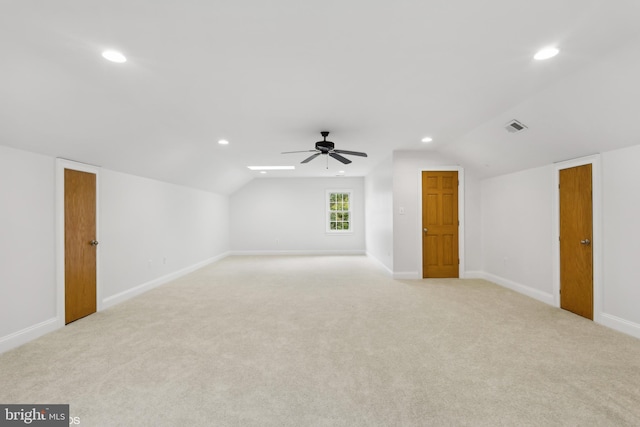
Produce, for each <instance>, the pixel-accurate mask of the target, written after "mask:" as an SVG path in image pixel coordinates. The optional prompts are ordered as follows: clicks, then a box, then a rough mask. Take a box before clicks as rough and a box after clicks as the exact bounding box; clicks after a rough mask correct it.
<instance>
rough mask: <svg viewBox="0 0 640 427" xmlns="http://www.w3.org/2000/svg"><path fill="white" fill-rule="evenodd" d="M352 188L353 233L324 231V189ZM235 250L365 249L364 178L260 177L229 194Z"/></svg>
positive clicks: (239, 251)
mask: <svg viewBox="0 0 640 427" xmlns="http://www.w3.org/2000/svg"><path fill="white" fill-rule="evenodd" d="M331 189H351V190H353V200H352V209H353V230H354V231H353V233H352V234H344V235H336V234H327V233H326V225H325V218H326V217H325V209H326V206H325V197H326V195H325V194H326V190H331ZM230 206H231V216H230V224H231V250H232V251H233V252H234V253H278V252H280V253H282V252H291V253H364V252H365V236H364V230H365V224H364V179H363V178H301V179H287V178H262V179H255V180H253V181H251V182H249V183H248V184H247V185H245V186H244V187H243V188H241V189H240V190H238V191H237V192H235V193H234V194H233V195H231V198H230Z"/></svg>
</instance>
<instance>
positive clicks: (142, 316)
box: [0, 256, 640, 426]
mask: <svg viewBox="0 0 640 427" xmlns="http://www.w3.org/2000/svg"><path fill="white" fill-rule="evenodd" d="M0 403H69V404H70V405H71V406H70V408H71V411H70V412H71V416H73V417H77V418H79V420H80V422H81V424H80V425H81V426H564V425H567V426H639V425H640V340H637V339H635V338H632V337H629V336H626V335H623V334H620V333H617V332H615V331H612V330H610V329H607V328H605V327H602V326H599V325H597V324H595V323H593V322H591V321H588V320H585V319H582V318H581V317H578V316H576V315H573V314H571V313H568V312H565V311H562V310H559V309H556V308H553V307H550V306H547V305H545V304H542V303H540V302H537V301H535V300H532V299H529V298H527V297H525V296H522V295H519V294H517V293H514V292H512V291H509V290H506V289H504V288H501V287H499V286H496V285H493V284H491V283H488V282H485V281H481V280H453V279H447V280H438V279H432V280H416V281H409V280H402V281H398V280H393V279H391V278H390V277H389V276H388V275H386V274H385V273H384V272H383V271H381V270H379V269H378V267H377V265H376V264H375V263H374V262H373V261H371V260H369V259H368V258H366V257H364V256H349V257H328V256H327V257H312V256H307V257H229V258H226V259H224V260H222V261H220V262H218V263H216V264H213V265H210V266H208V267H206V268H204V269H202V270H199V271H197V272H195V273H192V274H190V275H188V276H185V277H183V278H181V279H179V280H176V281H175V282H172V283H170V284H167V285H165V286H162V287H160V288H156V289H154V290H152V291H149V292H147V293H146V294H144V295H141V296H140V297H138V298H135V299H132V300H129V301H127V302H124V303H122V304H120V305H118V306H116V307H113V308H111V309H108V310H105V311H103V312H100V313H96V314H94V315H92V316H89V317H87V318H85V319H82V320H80V321H77V322H75V323H72V324H70V325H68V326H67V327H65V328H63V329H61V330H58V331H56V332H54V333H51V334H49V335H47V336H44V337H42V338H40V339H38V340H36V341H33V342H31V343H29V344H26V345H24V346H22V347H20V348H17V349H15V350H12V351H9V352H7V353H5V354H2V355H0Z"/></svg>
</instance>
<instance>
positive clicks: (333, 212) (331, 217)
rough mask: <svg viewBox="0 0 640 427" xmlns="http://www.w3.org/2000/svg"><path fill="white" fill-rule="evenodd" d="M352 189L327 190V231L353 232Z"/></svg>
mask: <svg viewBox="0 0 640 427" xmlns="http://www.w3.org/2000/svg"><path fill="white" fill-rule="evenodd" d="M351 202H352V198H351V190H329V191H327V233H351V232H352V231H353V225H352V223H351V219H352V216H351Z"/></svg>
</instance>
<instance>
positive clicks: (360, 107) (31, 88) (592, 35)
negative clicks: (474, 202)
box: [0, 0, 640, 194]
mask: <svg viewBox="0 0 640 427" xmlns="http://www.w3.org/2000/svg"><path fill="white" fill-rule="evenodd" d="M1 6H2V9H1V13H0V52H1V53H2V57H1V59H0V144H2V145H7V146H12V147H17V148H21V149H25V150H29V151H34V152H40V153H44V154H48V155H52V156H56V157H64V158H68V159H73V160H77V161H82V162H86V163H91V164H96V165H100V166H103V167H106V168H109V169H112V170H117V171H122V172H127V173H132V174H136V175H141V176H146V177H150V178H155V179H160V180H164V181H168V182H173V183H177V184H182V185H188V186H192V187H196V188H201V189H205V190H209V191H214V192H220V193H224V194H228V193H231V192H233V191H234V190H236V189H237V188H239V187H240V186H242V185H243V184H244V183H246V182H248V181H249V180H250V179H252V178H254V177H256V176H259V174H258V172H252V171H249V170H248V169H247V168H246V166H248V165H296V166H297V167H296V170H295V171H286V172H270V173H269V174H268V175H266V176H291V177H302V176H334V175H335V174H336V173H337V172H338V171H339V170H344V171H345V174H346V176H362V175H366V173H367V172H368V171H369V170H370V169H371V168H372V167H375V166H376V165H377V164H378V163H380V162H381V161H383V160H385V159H388V158H389V156H390V155H391V153H392V152H393V151H394V150H435V151H440V152H442V153H444V154H446V155H448V156H450V157H451V158H452V159H455V160H456V161H459V162H460V163H461V164H463V165H464V166H465V167H469V168H472V169H474V170H476V171H477V173H478V174H479V175H480V176H492V175H496V174H500V173H506V172H511V171H514V170H518V169H522V168H526V167H533V166H538V165H541V164H546V163H548V162H551V161H557V160H562V159H564V158H568V157H577V156H581V155H586V154H591V153H593V152H598V151H605V150H607V149H613V148H618V147H622V146H626V145H631V144H638V143H640V139H639V138H638V136H637V135H640V121H639V120H637V118H636V115H637V114H635V112H636V111H637V107H636V103H637V100H638V99H639V98H640V84H639V83H637V76H638V75H640V38H639V33H638V32H639V31H640V26H639V25H638V22H640V2H639V1H637V0H536V1H531V0H485V1H482V2H480V1H472V0H431V1H427V0H422V1H411V0H394V1H390V0H389V1H387V0H380V1H365V0H350V1H349V0H341V1H337V0H323V1H315V0H312V1H299V0H297V1H296V0H272V1H268V2H266V1H256V0H247V1H212V0H208V1H206V0H201V1H198V0H181V1H177V0H171V1H167V0H164V1H151V0H126V1H124V0H110V1H104V0H100V1H97V0H82V1H78V0H57V1H47V0H39V1H35V0H21V1H17V0H16V1H10V0H2V3H1ZM551 44H554V45H557V46H558V47H559V48H560V49H561V53H560V55H558V56H557V57H556V58H553V59H551V60H548V61H534V60H533V59H532V56H533V54H534V53H535V52H536V51H537V50H538V49H539V48H541V47H543V46H546V45H551ZM106 48H115V49H118V50H120V51H122V52H123V53H124V54H125V55H126V56H127V58H128V61H127V63H125V64H113V63H110V62H107V61H105V60H104V59H103V58H102V57H101V52H102V51H103V50H104V49H106ZM620 64H622V66H620ZM514 118H516V119H518V120H520V121H522V122H524V123H525V124H527V125H528V126H529V127H530V129H529V130H528V131H526V133H522V134H517V135H511V134H508V133H507V132H506V131H505V130H504V129H503V128H502V127H503V126H504V124H505V123H506V122H507V121H508V120H510V119H514ZM634 121H635V122H638V123H639V124H636V123H634ZM321 130H329V131H331V136H330V138H329V139H330V140H332V141H334V142H335V143H336V148H338V149H346V150H353V151H366V152H367V153H369V157H368V158H360V157H352V160H353V163H352V164H350V165H347V166H343V165H342V164H341V163H339V162H337V161H335V160H333V159H330V161H329V169H326V167H327V163H326V162H325V161H324V159H325V158H324V157H322V158H317V159H315V160H314V161H312V162H310V163H308V164H304V165H300V164H299V162H300V161H301V160H303V159H304V158H305V157H307V154H306V153H300V154H288V155H282V154H280V152H281V151H294V150H307V149H308V150H311V149H313V144H314V142H315V141H318V140H320V139H321V138H320V131H321ZM426 135H430V136H432V137H433V138H434V142H433V143H432V144H430V145H428V146H426V145H425V144H423V143H421V142H420V139H421V138H422V137H423V136H426ZM221 138H225V139H228V140H229V141H230V144H229V145H228V146H220V145H218V144H217V141H218V139H221ZM516 138H518V139H516Z"/></svg>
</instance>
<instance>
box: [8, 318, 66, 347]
mask: <svg viewBox="0 0 640 427" xmlns="http://www.w3.org/2000/svg"><path fill="white" fill-rule="evenodd" d="M62 326H64V322H62V324H61V323H60V322H59V321H58V318H56V317H54V318H51V319H49V320H45V321H44V322H40V323H37V324H35V325H32V326H29V327H28V328H24V329H22V330H20V331H17V332H14V333H12V334H9V335H6V336H4V337H1V338H0V353H4V352H5V351H9V350H11V349H12V348H16V347H18V346H21V345H22V344H26V343H28V342H29V341H32V340H35V339H36V338H39V337H41V336H43V335H45V334H48V333H49V332H53V331H55V330H56V329H60V328H61V327H62Z"/></svg>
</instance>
